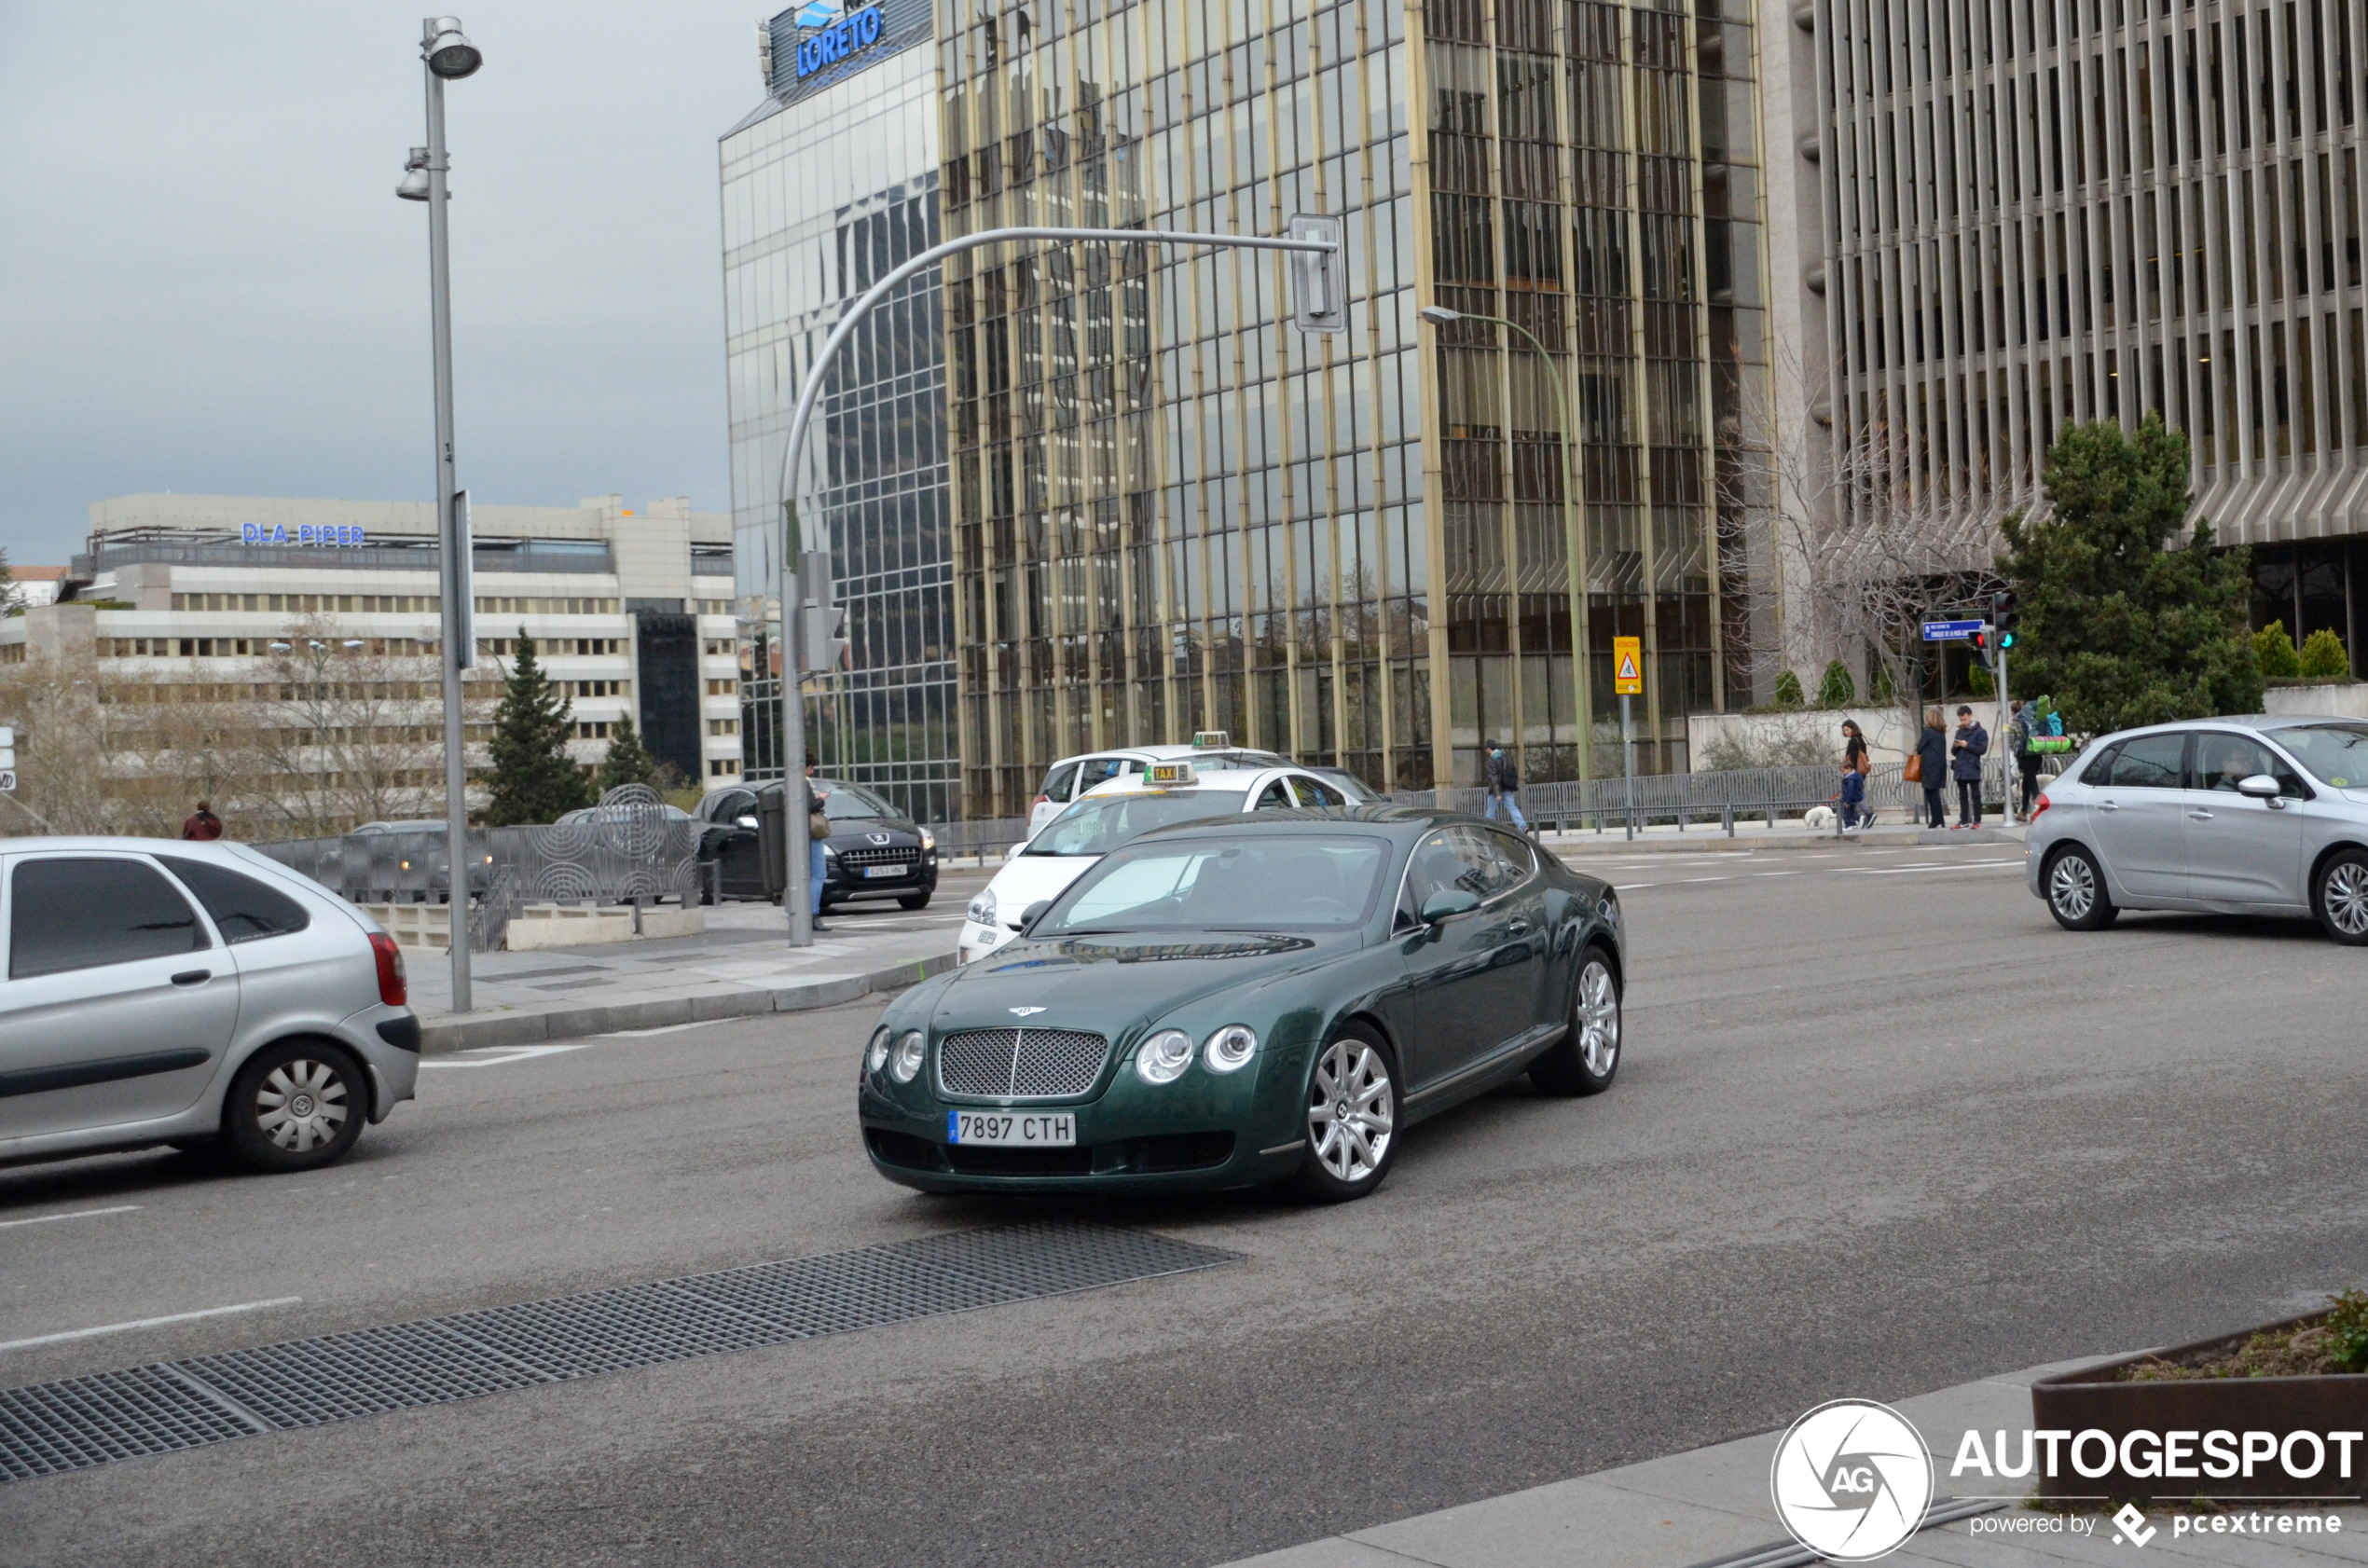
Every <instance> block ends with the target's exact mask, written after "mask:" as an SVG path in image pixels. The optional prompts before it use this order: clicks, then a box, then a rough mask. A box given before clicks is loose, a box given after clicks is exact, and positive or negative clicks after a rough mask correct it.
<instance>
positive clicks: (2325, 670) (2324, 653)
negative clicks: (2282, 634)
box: [2301, 626, 2351, 681]
mask: <svg viewBox="0 0 2368 1568" xmlns="http://www.w3.org/2000/svg"><path fill="white" fill-rule="evenodd" d="M2301 673H2302V678H2303V679H2304V680H2306V681H2348V680H2350V679H2351V655H2350V654H2349V653H2345V652H2344V640H2343V639H2342V638H2340V637H2337V636H2336V635H2335V633H2334V628H2333V627H2332V626H2320V628H2319V629H2318V630H2317V631H2315V632H2312V633H2311V634H2310V635H2309V636H2308V637H2306V638H2305V639H2303V644H2302V660H2301Z"/></svg>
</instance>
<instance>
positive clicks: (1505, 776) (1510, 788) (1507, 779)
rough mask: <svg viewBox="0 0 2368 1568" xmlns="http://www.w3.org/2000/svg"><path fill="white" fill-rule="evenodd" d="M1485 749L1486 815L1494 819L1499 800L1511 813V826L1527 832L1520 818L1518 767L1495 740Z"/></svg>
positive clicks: (1525, 824) (1519, 772) (1527, 827)
mask: <svg viewBox="0 0 2368 1568" xmlns="http://www.w3.org/2000/svg"><path fill="white" fill-rule="evenodd" d="M1486 750H1487V751H1488V762H1487V773H1488V816H1489V818H1490V820H1492V821H1494V819H1495V817H1496V806H1497V803H1498V802H1500V801H1501V802H1503V803H1504V805H1505V809H1506V810H1508V811H1509V812H1511V813H1512V814H1513V826H1515V827H1517V828H1519V829H1521V832H1529V824H1528V823H1527V822H1526V821H1524V820H1522V818H1521V769H1520V767H1519V766H1518V765H1516V764H1515V763H1514V761H1513V759H1512V758H1510V757H1508V756H1507V755H1506V754H1505V748H1503V747H1502V746H1499V745H1497V744H1496V742H1494V741H1493V740H1492V741H1490V742H1489V743H1488V746H1487V749H1486Z"/></svg>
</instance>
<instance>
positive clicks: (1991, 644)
mask: <svg viewBox="0 0 2368 1568" xmlns="http://www.w3.org/2000/svg"><path fill="white" fill-rule="evenodd" d="M1994 638H1995V634H1993V633H1992V632H1991V630H1990V629H1989V627H1988V626H1982V627H1980V628H1978V629H1977V630H1976V631H1975V633H1974V634H1973V636H1971V637H1970V638H1968V639H1966V643H1967V645H1968V646H1970V647H1971V648H1972V649H1973V651H1974V657H1975V659H1976V660H1977V661H1978V662H1979V663H1980V665H1981V667H1982V668H1984V669H1989V670H1994V669H1996V668H1997V667H1998V666H1997V664H1996V663H1995V662H1994V661H1993V660H1992V659H1991V658H1990V656H1989V655H1990V653H1991V651H1992V649H1993V648H1995V647H1996V646H1997V645H1998V644H1997V643H1996V641H1995V640H1994Z"/></svg>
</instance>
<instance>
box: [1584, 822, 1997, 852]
mask: <svg viewBox="0 0 2368 1568" xmlns="http://www.w3.org/2000/svg"><path fill="white" fill-rule="evenodd" d="M1538 842H1539V843H1541V844H1543V845H1544V846H1546V847H1547V848H1549V849H1550V850H1552V851H1553V852H1554V853H1555V854H1556V855H1557V856H1559V857H1561V858H1562V859H1563V860H1573V859H1583V858H1585V857H1587V856H1590V855H1657V854H1658V855H1666V854H1671V853H1681V854H1682V853H1685V852H1687V851H1689V850H1690V851H1692V852H1693V853H1695V854H1698V855H1700V854H1734V853H1738V852H1741V851H1743V850H1752V849H1844V848H1848V847H1849V846H1852V845H1858V846H1875V847H1878V848H1888V849H1900V848H1921V847H1924V846H1934V847H1939V846H1946V845H1952V844H2015V845H2019V844H2021V843H2023V842H2024V840H2023V829H2022V828H2021V827H2019V826H2017V827H2013V828H2003V827H2002V828H1987V827H1985V828H1968V829H1961V830H1951V829H1948V828H1877V829H1875V830H1874V831H1872V832H1864V833H1853V834H1852V835H1851V836H1850V837H1848V838H1839V837H1837V836H1835V834H1833V833H1832V832H1809V831H1808V830H1806V829H1802V830H1799V831H1797V832H1783V830H1781V829H1780V830H1778V831H1777V832H1773V833H1771V832H1767V831H1765V830H1764V829H1763V830H1755V832H1750V833H1737V834H1736V835H1735V836H1734V837H1733V838H1729V837H1728V836H1727V835H1726V834H1725V833H1724V832H1720V831H1719V828H1718V825H1717V824H1716V823H1712V824H1710V825H1709V826H1708V828H1707V831H1705V832H1700V833H1696V832H1686V833H1678V834H1670V833H1656V834H1654V835H1653V836H1652V837H1651V838H1649V839H1646V838H1638V839H1636V840H1635V841H1634V842H1632V843H1631V841H1629V840H1627V839H1624V838H1621V837H1620V836H1618V834H1616V833H1610V832H1606V833H1604V835H1603V836H1602V837H1601V838H1600V839H1599V838H1598V837H1596V835H1595V834H1593V833H1570V834H1560V833H1549V834H1547V835H1545V836H1544V837H1542V838H1541V839H1540V840H1539V841H1538Z"/></svg>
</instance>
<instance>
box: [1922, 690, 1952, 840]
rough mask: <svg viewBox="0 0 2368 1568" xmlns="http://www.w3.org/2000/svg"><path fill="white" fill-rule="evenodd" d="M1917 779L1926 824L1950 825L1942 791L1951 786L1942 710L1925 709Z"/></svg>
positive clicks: (1932, 826) (1937, 826)
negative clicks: (1941, 715) (1942, 798)
mask: <svg viewBox="0 0 2368 1568" xmlns="http://www.w3.org/2000/svg"><path fill="white" fill-rule="evenodd" d="M1916 767H1917V775H1916V780H1917V782H1918V783H1920V784H1921V785H1923V787H1924V825H1925V826H1926V827H1929V828H1945V827H1947V826H1948V811H1947V810H1945V809H1944V808H1943V807H1942V805H1941V804H1940V792H1941V791H1943V790H1945V789H1947V788H1948V731H1947V730H1945V729H1943V728H1942V727H1941V722H1940V709H1939V708H1925V709H1924V733H1923V734H1921V735H1920V736H1917V737H1916Z"/></svg>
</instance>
